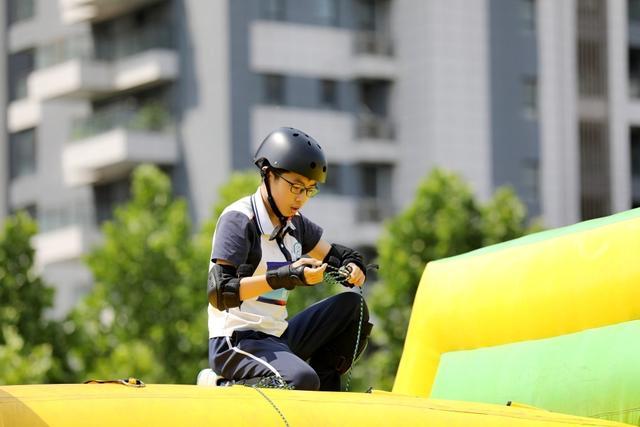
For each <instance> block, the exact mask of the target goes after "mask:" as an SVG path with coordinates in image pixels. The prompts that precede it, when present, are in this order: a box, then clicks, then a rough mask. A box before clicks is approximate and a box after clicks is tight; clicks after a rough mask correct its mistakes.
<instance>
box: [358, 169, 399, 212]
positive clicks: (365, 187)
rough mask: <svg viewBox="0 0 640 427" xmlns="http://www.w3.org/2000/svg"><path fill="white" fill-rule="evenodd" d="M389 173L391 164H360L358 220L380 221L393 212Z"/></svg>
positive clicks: (390, 172)
mask: <svg viewBox="0 0 640 427" xmlns="http://www.w3.org/2000/svg"><path fill="white" fill-rule="evenodd" d="M391 174H392V166H391V165H386V164H362V165H360V191H359V195H360V197H361V199H360V203H359V206H358V211H357V220H358V221H369V222H380V221H382V220H383V219H385V218H388V217H390V216H391V215H392V214H393V206H392V200H391Z"/></svg>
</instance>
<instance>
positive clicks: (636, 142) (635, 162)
mask: <svg viewBox="0 0 640 427" xmlns="http://www.w3.org/2000/svg"><path fill="white" fill-rule="evenodd" d="M631 176H633V177H638V178H640V128H633V129H631Z"/></svg>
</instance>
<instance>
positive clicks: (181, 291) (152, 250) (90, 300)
mask: <svg viewBox="0 0 640 427" xmlns="http://www.w3.org/2000/svg"><path fill="white" fill-rule="evenodd" d="M102 232H103V234H104V243H103V245H102V246H100V247H98V248H96V249H95V250H94V251H93V252H91V253H90V254H89V255H88V257H87V263H88V265H89V268H90V269H91V271H92V273H93V276H94V279H95V284H94V288H93V290H92V292H91V293H90V294H89V295H88V297H87V298H86V299H85V300H84V301H83V302H82V303H81V304H80V305H79V306H78V307H77V308H76V309H75V310H74V311H73V312H72V313H71V315H70V317H69V320H68V322H67V325H66V326H67V328H68V329H69V330H70V332H71V339H70V341H71V342H70V345H71V347H72V348H73V350H72V352H71V354H70V358H71V361H70V366H71V367H72V369H74V370H75V371H76V374H77V375H85V376H107V374H108V373H111V376H123V375H124V376H128V375H135V376H140V377H143V378H144V380H145V381H158V382H178V383H180V382H183V383H192V382H193V380H194V377H195V374H196V373H197V369H198V368H199V367H203V366H206V365H207V362H206V355H207V345H206V342H207V334H206V305H205V303H204V302H205V301H206V297H205V289H206V267H205V266H206V263H205V262H204V261H203V260H201V259H199V258H198V256H197V250H196V248H195V245H194V241H193V237H192V231H191V223H190V219H189V214H188V210H187V205H186V203H185V201H184V200H182V199H174V197H173V195H172V189H171V182H170V180H169V178H168V177H167V176H166V175H164V174H163V173H162V172H160V171H159V170H158V169H157V168H155V167H154V166H150V165H143V166H140V167H138V168H137V169H136V170H135V171H134V174H133V181H132V198H131V200H130V201H129V202H128V203H127V204H125V205H123V206H120V207H118V208H116V210H115V214H114V219H113V220H112V221H107V222H106V223H105V224H104V225H103V227H102Z"/></svg>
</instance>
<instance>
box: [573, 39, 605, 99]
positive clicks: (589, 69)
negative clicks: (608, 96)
mask: <svg viewBox="0 0 640 427" xmlns="http://www.w3.org/2000/svg"><path fill="white" fill-rule="evenodd" d="M605 54H606V52H605V50H604V46H603V42H602V41H597V40H579V41H578V90H579V93H580V95H583V96H600V95H603V94H604V91H605V85H606V68H605V67H606V64H605V62H604V61H605V59H604V58H605Z"/></svg>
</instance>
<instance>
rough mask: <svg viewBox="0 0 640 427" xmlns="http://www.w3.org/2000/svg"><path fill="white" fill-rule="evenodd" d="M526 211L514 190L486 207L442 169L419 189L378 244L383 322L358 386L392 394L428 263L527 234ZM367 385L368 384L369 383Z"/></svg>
mask: <svg viewBox="0 0 640 427" xmlns="http://www.w3.org/2000/svg"><path fill="white" fill-rule="evenodd" d="M525 220H526V209H525V207H524V206H523V205H522V203H521V202H520V201H519V200H518V198H517V197H516V195H515V194H514V192H513V191H512V190H511V189H508V188H503V189H499V190H498V191H497V192H496V193H495V195H494V196H493V198H492V199H491V200H490V201H489V202H488V203H487V204H486V205H485V206H480V205H479V204H478V203H477V202H476V200H475V199H474V197H473V195H472V193H471V191H470V189H469V187H468V186H467V185H466V184H465V182H464V181H463V180H462V179H461V178H460V177H459V176H457V175H455V174H453V173H449V172H445V171H443V170H440V169H436V170H434V171H432V173H431V174H430V175H429V176H428V177H427V178H426V179H425V180H424V181H423V182H422V183H421V184H420V185H419V187H418V189H417V192H416V197H415V199H414V201H413V203H412V204H411V205H410V206H409V207H408V208H407V209H406V210H405V211H403V212H402V213H400V214H399V215H398V216H396V217H395V218H393V219H392V220H390V221H389V222H387V223H386V225H385V229H384V232H383V235H382V237H381V239H380V241H379V244H378V254H379V259H378V262H379V264H380V271H379V275H380V279H381V280H380V282H379V283H377V284H376V285H375V287H373V288H372V289H371V297H370V298H369V303H370V308H371V311H372V313H373V315H374V316H375V318H376V320H377V324H376V327H375V328H374V331H373V334H372V339H371V343H370V350H369V352H368V355H367V357H365V358H363V360H362V361H361V363H360V366H356V369H355V370H354V376H355V377H356V383H357V384H358V385H360V384H362V385H373V386H375V387H377V388H382V389H390V388H391V386H392V385H393V379H394V376H395V372H396V370H397V367H398V363H399V361H400V356H401V354H402V349H403V345H404V337H405V335H406V330H407V326H408V323H409V317H410V315H411V308H412V304H413V299H414V296H415V293H416V290H417V287H418V283H419V281H420V278H421V276H422V273H423V271H424V267H425V265H426V263H427V262H429V261H431V260H436V259H440V258H445V257H449V256H453V255H457V254H461V253H464V252H468V251H471V250H473V249H477V248H480V247H483V246H486V245H489V244H493V243H498V242H501V241H505V240H509V239H512V238H516V237H519V236H522V235H524V234H526V233H527V232H528V231H529V230H527V228H526V225H525ZM365 382H366V383H365Z"/></svg>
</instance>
